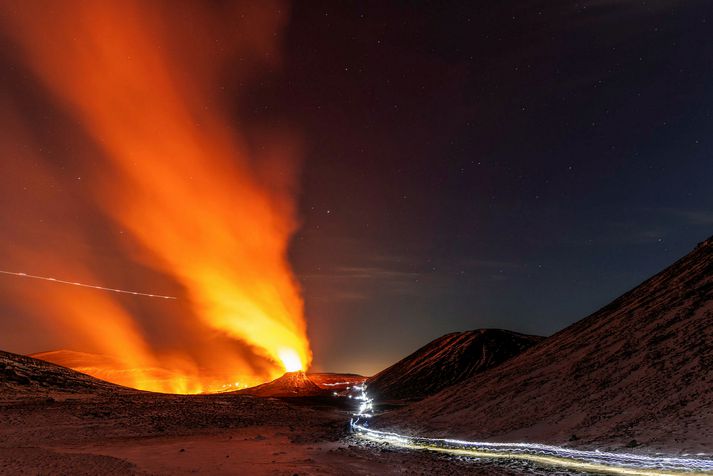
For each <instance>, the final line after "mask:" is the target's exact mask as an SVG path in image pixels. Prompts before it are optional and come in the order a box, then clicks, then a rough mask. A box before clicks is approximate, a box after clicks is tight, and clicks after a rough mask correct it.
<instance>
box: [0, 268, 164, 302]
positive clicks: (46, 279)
mask: <svg viewBox="0 0 713 476" xmlns="http://www.w3.org/2000/svg"><path fill="white" fill-rule="evenodd" d="M0 274H5V275H9V276H19V277H21V278H32V279H41V280H43V281H50V282H52V283H61V284H70V285H72V286H79V287H82V288H91V289H98V290H100V291H111V292H113V293H121V294H133V295H134V296H145V297H151V298H159V299H177V298H176V297H175V296H163V295H161V294H151V293H141V292H138V291H127V290H125V289H115V288H105V287H104V286H96V285H94V284H83V283H77V282H73V281H65V280H63V279H57V278H50V277H47V276H36V275H34V274H27V273H17V272H15V271H3V270H0Z"/></svg>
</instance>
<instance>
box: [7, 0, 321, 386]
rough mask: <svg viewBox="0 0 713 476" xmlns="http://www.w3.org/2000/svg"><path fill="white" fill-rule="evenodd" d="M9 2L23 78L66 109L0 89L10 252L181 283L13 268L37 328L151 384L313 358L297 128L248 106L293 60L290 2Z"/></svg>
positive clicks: (265, 375) (267, 372)
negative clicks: (296, 263) (252, 119)
mask: <svg viewBox="0 0 713 476" xmlns="http://www.w3.org/2000/svg"><path fill="white" fill-rule="evenodd" d="M1 5H2V7H1V8H0V20H1V25H2V27H3V30H4V36H6V37H8V38H9V39H10V40H11V41H12V45H13V46H12V48H11V50H10V53H9V54H11V55H12V56H13V62H14V64H16V65H17V68H18V71H20V73H18V74H23V75H25V76H26V77H27V78H28V80H27V86H26V87H27V91H24V92H25V93H27V94H29V95H30V96H31V97H32V98H33V100H34V101H37V103H38V104H42V105H43V107H45V109H48V110H51V111H52V112H51V114H50V115H51V117H49V118H48V117H45V116H42V117H39V118H38V117H35V115H33V114H32V112H31V111H28V110H26V109H23V108H21V107H20V106H19V105H18V104H16V103H15V102H14V99H13V97H14V96H13V92H12V91H11V92H9V93H4V94H2V96H0V100H1V101H2V105H3V108H2V110H3V112H2V114H1V116H0V121H1V123H2V127H1V128H0V130H2V132H0V134H2V137H0V139H2V140H1V141H0V143H2V144H3V145H2V148H3V150H2V153H3V156H4V157H6V158H7V160H6V161H4V163H3V168H4V170H3V172H4V173H2V174H0V177H2V178H1V179H0V181H1V182H2V183H1V184H0V185H1V186H0V190H2V191H1V192H0V193H1V194H2V198H3V199H4V200H5V199H6V200H8V203H14V204H15V205H16V206H15V207H6V210H3V215H2V216H0V226H2V228H3V230H7V233H5V234H4V235H3V237H2V238H1V239H0V255H2V258H3V260H4V262H5V263H8V266H10V265H11V266H16V267H17V268H16V270H23V271H27V272H28V273H30V272H32V273H34V274H38V275H45V276H47V275H49V276H56V277H57V278H62V279H65V280H69V281H74V280H76V281H81V282H83V283H94V284H101V285H104V286H110V287H116V288H119V287H121V286H122V283H123V284H125V285H126V287H127V288H128V289H137V288H139V287H143V288H146V289H148V290H149V292H151V293H154V292H155V293H156V294H171V295H176V296H177V299H176V300H175V301H171V302H170V303H167V302H149V301H151V299H150V298H142V297H137V296H131V295H129V296H125V295H113V294H112V293H107V292H102V291H100V290H88V289H81V288H78V287H71V286H61V285H56V284H52V283H37V284H35V283H32V284H31V285H30V284H28V283H27V282H26V281H28V280H20V279H16V280H15V282H13V283H12V284H8V286H7V287H6V288H5V289H6V290H9V291H10V292H11V293H9V294H8V298H7V300H8V301H10V302H11V303H12V306H13V308H14V309H15V310H16V312H17V313H19V314H22V315H23V316H27V317H29V318H30V319H31V320H32V322H35V323H38V324H39V325H38V328H39V329H41V332H38V334H41V335H42V336H44V337H43V338H44V340H43V341H42V342H45V341H48V342H52V343H53V344H54V345H56V346H57V347H59V346H61V347H66V348H70V349H71V350H72V351H80V352H88V353H94V354H96V355H100V356H102V357H100V358H96V359H94V360H93V362H94V364H95V365H94V367H92V366H82V365H79V364H78V365H79V367H81V368H83V369H85V371H88V372H89V373H92V372H91V368H95V369H96V370H95V372H94V373H96V374H98V375H101V376H102V377H103V378H106V379H108V380H110V381H113V382H115V383H120V384H123V385H127V386H132V387H135V388H140V389H146V390H156V391H165V392H181V393H193V392H202V391H211V390H216V389H221V388H224V387H225V386H226V385H228V386H229V385H237V386H248V385H254V384H258V383H261V382H265V381H268V380H271V379H274V378H275V377H277V376H279V375H281V374H282V373H283V372H284V371H297V370H306V369H307V367H308V366H309V364H310V361H311V351H310V347H309V342H308V339H307V334H306V324H305V319H304V316H303V304H302V299H301V296H300V292H299V289H298V286H297V284H296V283H295V280H294V278H293V275H292V272H291V270H290V266H289V264H288V261H287V258H286V251H287V246H288V242H289V239H290V237H291V235H292V234H293V232H294V231H295V230H296V226H297V221H296V218H295V204H294V200H293V196H294V184H295V175H296V174H295V160H294V159H295V151H296V147H297V145H296V140H295V139H294V138H293V136H292V134H291V133H289V131H283V130H270V131H266V130H261V129H260V128H259V127H257V126H254V127H248V126H247V125H245V123H243V122H242V121H240V118H239V117H236V116H239V113H238V112H236V111H239V110H240V106H241V101H240V98H241V97H244V95H245V94H247V92H248V86H249V84H250V83H251V81H253V80H255V79H256V78H258V77H260V74H261V72H263V71H264V70H265V69H267V68H273V67H275V66H276V65H277V64H278V63H279V51H278V49H279V48H278V46H279V45H278V43H279V38H280V37H279V32H280V30H281V27H282V24H283V22H284V17H285V13H286V12H285V11H284V10H283V9H282V7H281V4H279V3H271V2H265V3H264V2H261V3H260V4H259V5H257V4H256V5H252V6H251V5H247V6H246V5H239V6H235V5H212V6H206V5H202V4H198V3H184V2H181V3H179V4H175V3H172V2H165V3H163V2H150V3H145V2H139V1H123V2H82V1H70V2H62V3H58V2H28V3H27V4H25V3H23V5H22V8H18V6H17V5H16V4H13V3H12V2H2V4H1ZM236 88H237V89H238V90H236ZM226 91H228V92H229V93H230V94H229V95H228V94H227V93H226ZM14 93H17V91H14ZM228 98H229V99H228ZM236 98H237V100H236ZM236 101H237V102H236ZM43 121H44V122H43ZM38 123H40V124H39V127H38ZM235 124H241V127H240V128H238V127H236V126H235ZM43 126H47V127H46V130H48V131H51V132H47V133H38V132H37V130H38V129H42V127H43ZM28 164H32V166H28ZM38 216H40V217H42V218H41V219H39V220H38V219H37V218H36V217H38ZM117 263H118V266H117ZM7 279H8V280H11V279H12V278H7ZM20 281H22V282H20ZM38 296H41V298H38ZM155 301H159V300H155ZM48 335H49V338H48V337H47V336H48ZM35 350H36V351H39V350H47V349H42V348H38V349H35ZM97 366H98V367H97ZM102 366H104V368H103V367H102ZM106 366H111V367H112V368H106ZM86 369H90V370H86Z"/></svg>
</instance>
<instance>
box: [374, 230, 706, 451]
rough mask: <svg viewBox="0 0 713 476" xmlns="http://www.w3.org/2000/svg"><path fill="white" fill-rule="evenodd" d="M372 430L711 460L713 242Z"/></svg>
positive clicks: (380, 420)
mask: <svg viewBox="0 0 713 476" xmlns="http://www.w3.org/2000/svg"><path fill="white" fill-rule="evenodd" d="M372 425H373V426H375V427H380V428H393V429H398V430H401V431H413V432H417V433H420V434H424V435H443V436H446V435H447V436H450V437H459V438H468V439H480V440H503V441H504V440H507V441H518V440H526V441H543V442H553V443H560V444H561V443H566V442H576V443H572V444H578V445H584V446H597V447H598V446H601V445H611V446H621V445H629V446H636V445H644V446H646V447H648V448H660V449H666V450H669V451H670V450H685V451H689V452H706V453H708V452H711V451H713V238H712V239H709V240H707V241H706V242H704V243H701V244H699V245H698V246H697V247H696V249H695V250H693V251H692V252H691V253H690V254H688V255H687V256H685V257H684V258H682V259H681V260H679V261H678V262H676V263H674V264H673V265H672V266H670V267H669V268H667V269H666V270H664V271H663V272H661V273H659V274H658V275H656V276H654V277H653V278H651V279H649V280H647V281H646V282H644V283H643V284H641V285H640V286H638V287H637V288H635V289H633V290H632V291H630V292H628V293H626V294H624V295H623V296H621V297H620V298H618V299H616V300H615V301H613V302H612V303H611V304H609V305H607V306H606V307H604V308H603V309H601V310H599V311H598V312H596V313H594V314H592V315H591V316H589V317H587V318H585V319H583V320H581V321H579V322H577V323H575V324H574V325H572V326H570V327H568V328H566V329H564V330H562V331H560V332H559V333H557V334H555V335H553V336H552V337H550V338H548V339H546V340H545V341H543V342H541V343H540V344H539V345H537V346H535V347H533V348H531V349H529V350H527V351H525V352H523V353H522V354H520V355H518V356H517V357H514V358H512V359H510V360H508V361H507V362H505V363H503V364H502V365H500V366H498V367H496V368H494V369H491V370H489V371H487V372H484V373H482V374H479V375H475V376H474V377H471V378H469V379H468V380H466V381H465V382H463V383H462V384H460V385H456V386H452V387H449V388H446V389H445V390H443V391H441V392H440V393H438V394H436V395H433V396H432V397H429V398H427V399H425V400H422V401H420V402H417V403H414V404H412V405H410V406H408V407H406V408H405V409H402V410H399V411H395V412H391V413H387V414H384V415H382V416H379V417H376V418H374V420H373V422H372Z"/></svg>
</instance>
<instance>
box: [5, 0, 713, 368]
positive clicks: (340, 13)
mask: <svg viewBox="0 0 713 476" xmlns="http://www.w3.org/2000/svg"><path fill="white" fill-rule="evenodd" d="M288 11H289V13H288V14H287V19H286V24H285V27H284V28H285V29H284V31H283V32H282V37H281V40H280V41H281V49H282V51H281V60H280V61H279V63H275V64H274V65H272V66H271V67H270V70H269V71H268V72H267V73H266V74H264V75H262V76H260V78H259V81H257V82H256V83H254V84H251V90H250V94H248V95H246V97H243V98H241V100H240V102H239V104H237V105H236V106H235V107H236V109H239V111H236V117H240V122H241V124H244V123H248V124H251V126H253V127H256V128H257V127H260V125H265V126H266V127H285V128H286V129H289V130H291V131H295V133H296V134H297V135H299V137H300V144H301V154H300V155H301V172H300V177H299V187H298V188H299V195H298V204H299V219H300V223H301V225H300V228H299V230H298V231H297V233H296V235H295V236H294V238H293V240H292V242H291V245H290V250H289V257H290V262H291V264H292V266H293V269H294V272H295V274H296V276H297V278H298V280H299V282H300V284H301V286H302V293H303V296H304V300H305V307H306V316H307V322H308V332H309V335H310V340H311V345H312V349H313V352H314V359H315V360H314V366H313V368H314V369H315V370H325V371H354V372H360V373H363V374H372V373H375V372H377V371H379V370H381V369H383V368H384V367H386V366H388V365H390V364H391V363H393V362H395V361H396V360H398V359H400V358H402V357H404V356H405V355H406V354H408V353H410V352H412V351H413V350H415V349H416V348H418V347H420V346H422V345H424V344H425V343H427V342H428V341H430V340H432V339H434V338H436V337H439V336H440V335H442V334H445V333H448V332H452V331H459V330H466V329H475V328H483V327H495V328H504V329H510V330H514V331H519V332H524V333H533V334H540V335H549V334H552V333H554V332H556V331H558V330H560V329H562V328H564V327H565V326H567V325H569V324H571V323H573V322H575V321H577V320H579V319H581V318H583V317H585V316H586V315H588V314H589V313H591V312H593V311H595V310H596V309H598V308H599V307H601V306H603V305H605V304H607V303H608V302H609V301H611V300H612V299H614V298H615V297H617V296H619V295H620V294H622V293H623V292H625V291H627V290H628V289H630V288H632V287H633V286H635V285H637V284H638V283H640V282H641V281H642V280H644V279H646V278H647V277H649V276H650V275H652V274H653V273H655V272H657V271H659V270H661V269H663V268H664V267H665V266H667V265H668V264H670V263H672V262H673V261H675V260H676V259H677V258H678V257H680V256H682V255H684V254H686V253H687V252H688V251H689V250H691V249H692V248H693V247H694V246H695V245H696V243H697V242H699V241H702V240H704V239H706V238H708V237H709V236H710V235H711V234H713V187H712V186H711V183H713V157H712V154H713V139H711V134H710V132H711V130H712V128H713V27H712V26H713V5H712V4H711V3H710V2H709V1H708V0H686V1H677V0H648V1H641V0H588V1H576V2H575V1H562V0H527V1H523V0H501V1H498V2H472V1H471V2H402V1H392V2H381V1H376V2H341V3H335V2H329V1H326V2H319V1H304V2H303V1H297V2H294V3H292V4H291V5H290V7H289V9H288ZM7 51H9V49H7V48H0V61H1V62H2V63H3V64H5V65H7V64H11V60H10V59H8V56H7ZM3 55H4V56H3ZM2 72H3V74H2V84H3V85H5V86H4V89H5V91H6V93H5V94H4V95H2V97H3V98H4V99H3V101H5V100H7V97H11V101H12V102H13V104H15V105H17V104H20V105H21V106H23V107H24V109H25V110H27V111H28V112H27V114H28V116H29V117H30V118H31V119H32V121H33V123H35V124H38V129H41V130H40V131H39V132H38V135H44V136H55V135H62V134H63V133H64V129H63V128H61V127H56V123H58V122H62V121H64V122H67V121H68V119H67V118H66V117H64V118H62V117H60V118H57V117H54V116H56V115H57V114H58V113H56V112H52V111H47V110H46V109H43V107H44V106H43V105H42V104H39V101H38V100H37V98H36V96H37V95H38V94H39V93H37V91H36V89H37V86H33V83H32V81H30V80H28V78H29V77H30V75H29V74H28V73H27V72H26V71H24V70H23V69H22V68H19V69H18V68H15V67H12V68H3V69H2ZM69 121H71V120H69ZM48 160H50V161H52V160H57V159H55V158H52V157H49V159H48ZM63 167H64V166H63ZM67 168H68V170H67V172H66V173H67V176H68V177H69V178H70V179H69V180H68V182H67V183H71V185H67V187H82V186H83V185H82V183H81V177H78V176H76V175H77V174H76V173H74V172H73V171H72V170H71V164H70V165H68V166H67ZM8 203H9V202H8ZM92 229H93V230H96V231H93V233H94V235H93V236H96V237H97V238H96V240H97V243H95V245H96V246H97V247H101V246H104V245H105V243H106V242H108V241H111V240H109V239H107V240H104V241H102V240H103V238H101V236H103V235H104V234H106V235H111V233H113V231H112V230H108V229H102V228H101V227H97V226H95V225H93V228H92ZM116 239H117V238H112V240H116ZM127 274H130V273H128V272H127ZM17 322H18V324H17V326H16V328H15V330H14V331H13V332H15V333H16V334H15V335H18V336H19V335H25V333H26V332H27V331H28V328H26V327H22V326H23V325H24V324H21V323H20V321H19V320H18V321H17ZM6 330H7V329H6ZM8 332H10V331H8ZM8 335H10V334H8ZM10 339H13V338H12V337H10ZM18 342H19V341H18ZM3 345H4V346H5V347H6V348H7V347H8V344H7V343H4V344H3ZM10 347H12V346H10ZM8 350H14V351H18V352H19V351H21V352H29V351H36V350H45V349H43V348H39V349H30V348H29V347H28V346H27V345H24V344H23V345H22V346H20V345H18V346H16V347H15V348H12V349H8Z"/></svg>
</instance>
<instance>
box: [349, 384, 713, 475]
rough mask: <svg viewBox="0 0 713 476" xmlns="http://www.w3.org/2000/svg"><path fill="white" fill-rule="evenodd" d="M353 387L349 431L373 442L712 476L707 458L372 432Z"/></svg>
mask: <svg viewBox="0 0 713 476" xmlns="http://www.w3.org/2000/svg"><path fill="white" fill-rule="evenodd" d="M353 388H354V389H356V390H358V391H359V392H360V393H359V394H358V395H357V396H356V397H355V398H356V399H357V400H360V401H361V403H360V405H359V409H358V410H357V412H356V413H355V414H354V417H353V418H352V420H351V427H352V430H353V431H354V433H355V434H356V436H357V437H359V438H363V439H365V440H368V441H372V442H376V443H382V444H388V445H392V446H396V447H399V448H405V449H412V450H422V451H434V452H439V453H446V454H452V455H456V456H468V457H474V458H484V459H495V460H519V461H529V462H532V463H537V464H541V465H545V466H551V467H558V468H566V469H570V470H576V471H584V472H590V473H600V474H601V473H605V474H620V475H671V476H673V475H682V474H685V475H704V474H705V475H713V460H711V459H700V458H687V457H671V456H660V457H659V456H644V455H637V454H630V453H612V452H606V451H597V450H595V451H586V450H575V449H571V448H563V447H559V446H552V445H541V444H537V443H492V442H480V441H463V440H454V439H448V438H423V437H413V436H405V435H400V434H398V433H393V432H387V431H379V430H373V429H371V428H369V427H368V419H369V418H370V417H371V416H372V412H373V408H374V407H373V400H372V399H371V398H369V396H368V395H367V393H366V385H359V386H354V387H353Z"/></svg>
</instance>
